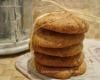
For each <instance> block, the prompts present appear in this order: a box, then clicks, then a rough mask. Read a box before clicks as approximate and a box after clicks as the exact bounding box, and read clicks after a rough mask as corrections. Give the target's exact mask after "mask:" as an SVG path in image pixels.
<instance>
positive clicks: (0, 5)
mask: <svg viewBox="0 0 100 80" xmlns="http://www.w3.org/2000/svg"><path fill="white" fill-rule="evenodd" d="M31 27H32V0H0V50H3V49H6V48H10V47H16V46H19V45H22V44H26V42H27V40H28V38H29V34H30V30H31ZM27 45H28V43H27Z"/></svg>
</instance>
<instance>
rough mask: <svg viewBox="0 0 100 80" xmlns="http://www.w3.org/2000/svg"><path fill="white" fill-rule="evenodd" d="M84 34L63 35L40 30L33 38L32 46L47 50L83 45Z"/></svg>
mask: <svg viewBox="0 0 100 80" xmlns="http://www.w3.org/2000/svg"><path fill="white" fill-rule="evenodd" d="M83 39H84V34H61V33H57V32H54V31H49V30H45V29H39V30H37V32H36V33H35V34H34V36H33V38H32V43H33V44H32V45H33V46H35V45H38V46H41V47H46V48H64V47H69V46H72V45H75V44H79V43H82V41H83Z"/></svg>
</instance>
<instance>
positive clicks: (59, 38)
mask: <svg viewBox="0 0 100 80" xmlns="http://www.w3.org/2000/svg"><path fill="white" fill-rule="evenodd" d="M87 30H88V24H87V23H86V22H85V21H84V20H83V19H81V18H79V17H77V16H75V15H73V14H71V13H69V12H67V11H60V12H52V13H48V14H46V15H44V16H42V17H40V18H38V19H37V20H36V23H35V32H34V34H32V35H33V36H32V40H31V44H32V49H33V50H34V55H35V58H34V61H35V66H36V70H37V71H38V72H39V73H41V74H43V75H45V76H48V77H52V78H57V79H65V78H70V77H71V76H77V75H81V74H83V73H84V72H85V71H86V64H85V62H84V54H83V52H82V49H83V39H84V34H85V33H86V32H87Z"/></svg>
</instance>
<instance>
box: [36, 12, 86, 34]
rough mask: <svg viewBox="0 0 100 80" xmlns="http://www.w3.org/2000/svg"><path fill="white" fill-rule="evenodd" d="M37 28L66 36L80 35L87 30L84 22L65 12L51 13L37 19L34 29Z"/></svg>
mask: <svg viewBox="0 0 100 80" xmlns="http://www.w3.org/2000/svg"><path fill="white" fill-rule="evenodd" d="M39 27H40V28H44V29H48V30H51V31H55V32H59V33H68V34H80V33H85V32H87V30H88V24H87V22H86V21H85V20H83V19H81V18H79V17H77V16H75V15H73V14H71V13H70V12H67V11H58V12H52V13H48V14H46V15H45V16H42V17H40V18H38V19H37V21H36V24H35V28H39Z"/></svg>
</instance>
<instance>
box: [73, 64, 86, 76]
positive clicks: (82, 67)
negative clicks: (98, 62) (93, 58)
mask: <svg viewBox="0 0 100 80" xmlns="http://www.w3.org/2000/svg"><path fill="white" fill-rule="evenodd" d="M85 72H86V63H85V62H84V63H83V64H82V65H80V67H79V68H78V69H75V70H74V72H73V76H78V75H82V74H83V73H85Z"/></svg>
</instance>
